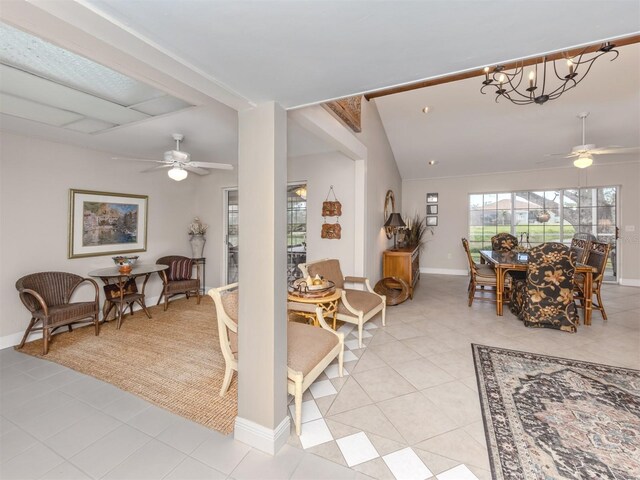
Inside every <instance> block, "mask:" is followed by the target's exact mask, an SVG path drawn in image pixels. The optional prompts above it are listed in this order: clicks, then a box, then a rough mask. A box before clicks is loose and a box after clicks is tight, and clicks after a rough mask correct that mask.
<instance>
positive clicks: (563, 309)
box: [510, 242, 578, 332]
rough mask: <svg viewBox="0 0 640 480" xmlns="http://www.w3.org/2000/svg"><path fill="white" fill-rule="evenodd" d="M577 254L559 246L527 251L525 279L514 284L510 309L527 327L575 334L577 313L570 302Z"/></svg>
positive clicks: (559, 244) (556, 244) (546, 245)
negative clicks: (527, 263)
mask: <svg viewBox="0 0 640 480" xmlns="http://www.w3.org/2000/svg"><path fill="white" fill-rule="evenodd" d="M575 269H576V254H575V252H574V251H572V250H571V249H570V248H569V247H568V246H566V245H563V244H562V243H555V242H549V243H543V244H542V245H538V246H537V247H534V248H532V249H531V250H530V251H529V265H528V268H527V278H526V279H525V280H516V281H515V282H514V283H515V284H514V288H513V290H512V296H511V302H510V308H511V311H512V312H513V313H514V314H515V315H517V316H518V318H520V320H522V321H523V322H524V324H525V326H527V327H546V328H555V329H557V330H563V331H565V332H575V331H576V330H577V326H578V311H577V309H576V304H575V301H574V298H573V285H574V284H573V280H574V278H573V277H574V274H575Z"/></svg>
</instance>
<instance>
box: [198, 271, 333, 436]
mask: <svg viewBox="0 0 640 480" xmlns="http://www.w3.org/2000/svg"><path fill="white" fill-rule="evenodd" d="M209 296H210V297H211V298H213V302H214V304H215V306H216V316H217V320H218V335H219V337H220V349H221V350H222V356H223V357H224V360H225V373H224V380H223V381H222V386H221V388H220V396H222V395H224V394H225V393H226V392H227V390H228V389H229V385H230V384H231V378H232V376H233V371H234V370H235V371H236V372H237V371H238V284H237V283H232V284H231V285H226V286H224V287H220V288H212V289H211V290H209ZM289 307H290V308H291V309H294V310H296V311H307V312H315V314H316V318H317V319H318V323H319V324H320V327H321V328H318V327H313V326H311V325H305V324H301V323H295V322H288V323H287V391H288V392H289V393H290V394H291V395H293V397H294V402H295V412H296V413H295V419H294V421H295V425H296V433H297V434H298V435H300V433H301V431H302V394H303V393H304V391H305V390H307V389H308V388H309V386H310V385H311V384H312V383H313V382H314V381H315V379H316V378H318V376H319V375H320V374H321V373H322V372H323V371H324V370H325V369H326V368H327V366H329V364H330V363H331V362H332V361H333V360H334V359H335V358H336V357H338V373H339V375H340V376H341V377H342V364H343V355H344V335H343V334H342V333H339V332H334V331H333V330H332V329H331V327H329V325H327V323H326V322H325V320H324V317H323V316H322V309H321V308H320V307H314V306H313V305H308V304H301V303H296V304H293V303H289Z"/></svg>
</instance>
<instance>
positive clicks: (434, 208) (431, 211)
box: [427, 205, 438, 215]
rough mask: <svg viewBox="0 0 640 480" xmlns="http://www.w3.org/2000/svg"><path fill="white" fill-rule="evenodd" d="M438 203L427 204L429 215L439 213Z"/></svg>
mask: <svg viewBox="0 0 640 480" xmlns="http://www.w3.org/2000/svg"><path fill="white" fill-rule="evenodd" d="M437 214H438V205H427V215H437Z"/></svg>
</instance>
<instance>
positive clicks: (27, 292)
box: [18, 288, 49, 315]
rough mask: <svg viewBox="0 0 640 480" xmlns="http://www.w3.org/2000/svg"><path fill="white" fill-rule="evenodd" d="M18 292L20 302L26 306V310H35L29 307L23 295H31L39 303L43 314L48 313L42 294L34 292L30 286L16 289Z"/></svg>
mask: <svg viewBox="0 0 640 480" xmlns="http://www.w3.org/2000/svg"><path fill="white" fill-rule="evenodd" d="M18 292H19V294H20V300H22V303H24V306H25V307H27V310H29V311H30V312H31V313H33V312H35V311H36V310H35V309H31V308H30V307H29V304H28V303H27V302H25V300H24V296H25V295H31V296H32V297H33V298H35V299H36V300H37V301H38V303H39V304H40V308H42V311H43V312H44V314H45V315H49V307H47V304H46V302H45V301H44V298H42V296H41V295H40V294H39V293H38V292H36V291H35V290H31V289H30V288H21V289H20V290H18Z"/></svg>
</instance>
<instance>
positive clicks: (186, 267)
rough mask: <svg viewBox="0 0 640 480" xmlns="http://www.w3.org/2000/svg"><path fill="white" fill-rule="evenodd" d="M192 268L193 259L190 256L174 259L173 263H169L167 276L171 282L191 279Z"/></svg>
mask: <svg viewBox="0 0 640 480" xmlns="http://www.w3.org/2000/svg"><path fill="white" fill-rule="evenodd" d="M192 270H193V260H191V259H190V258H183V259H182V260H174V261H173V262H171V265H169V272H168V274H167V277H169V281H170V282H171V281H175V280H190V279H191V272H192Z"/></svg>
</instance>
